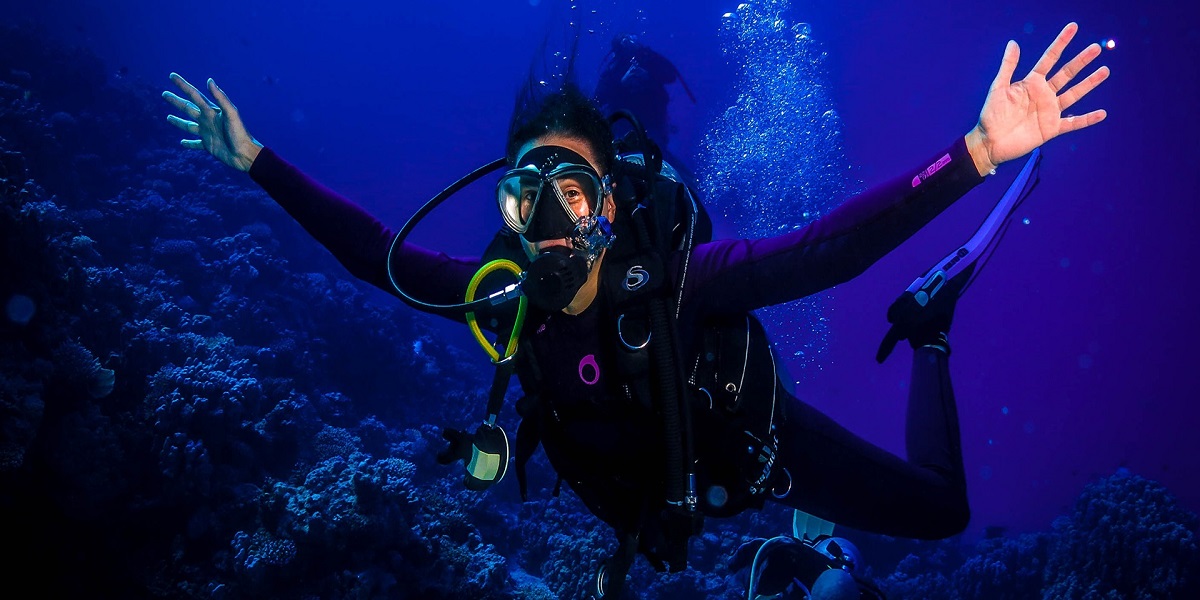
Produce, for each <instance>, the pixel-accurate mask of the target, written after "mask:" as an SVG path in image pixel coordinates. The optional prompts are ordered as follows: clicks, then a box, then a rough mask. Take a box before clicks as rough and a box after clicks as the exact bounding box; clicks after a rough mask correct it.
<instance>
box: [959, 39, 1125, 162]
mask: <svg viewBox="0 0 1200 600" xmlns="http://www.w3.org/2000/svg"><path fill="white" fill-rule="evenodd" d="M1078 30H1079V25H1077V24H1075V23H1068V24H1067V26H1066V27H1064V28H1063V30H1062V32H1060V33H1059V34H1058V37H1057V38H1055V39H1054V42H1053V43H1051V44H1050V47H1049V48H1047V49H1046V52H1045V53H1044V54H1042V58H1041V59H1040V60H1038V62H1037V64H1036V65H1034V66H1033V70H1032V71H1030V72H1029V74H1028V75H1026V76H1025V78H1024V79H1022V80H1020V81H1018V82H1016V83H1012V76H1013V72H1014V71H1016V69H1017V60H1018V59H1019V58H1020V54H1021V51H1020V48H1019V47H1018V46H1017V43H1016V42H1014V41H1010V42H1008V46H1007V47H1006V48H1005V49H1004V60H1003V61H1002V62H1001V64H1000V72H999V73H998V74H997V75H996V79H995V80H994V81H992V86H991V88H990V89H989V90H988V95H987V100H985V101H984V103H983V111H981V112H980V114H979V124H978V125H976V126H975V129H974V130H972V131H971V133H969V134H967V138H968V146H975V145H976V144H978V149H979V150H981V151H982V156H976V155H975V154H976V153H975V151H974V149H973V152H972V156H973V157H974V158H975V159H976V161H975V162H976V165H977V166H978V167H979V168H980V173H981V174H982V173H986V172H987V171H988V170H990V169H993V168H995V167H996V165H999V164H1001V163H1003V162H1005V161H1009V160H1013V159H1016V158H1020V157H1022V156H1025V155H1026V154H1028V153H1029V152H1032V151H1033V149H1034V148H1037V147H1039V146H1041V145H1042V144H1045V143H1046V142H1048V141H1050V140H1052V139H1054V138H1055V137H1058V136H1059V135H1062V134H1064V133H1067V132H1070V131H1075V130H1077V129H1083V128H1084V127H1088V126H1091V125H1095V124H1096V123H1099V122H1100V121H1103V120H1104V117H1106V116H1107V113H1106V112H1105V111H1103V110H1093V111H1091V112H1089V113H1086V114H1083V115H1078V116H1075V115H1069V114H1068V115H1067V116H1065V117H1064V116H1063V113H1064V111H1066V110H1067V109H1069V108H1071V106H1072V105H1074V104H1075V103H1076V102H1078V101H1079V100H1080V99H1081V98H1083V97H1084V96H1086V95H1087V94H1088V92H1091V91H1092V90H1094V89H1096V86H1098V85H1100V84H1101V83H1102V82H1103V81H1104V80H1105V79H1108V74H1109V71H1108V67H1100V68H1099V69H1096V70H1095V71H1094V72H1092V74H1091V75H1088V77H1087V78H1086V79H1084V80H1083V81H1081V82H1079V83H1078V84H1076V85H1074V86H1072V87H1070V88H1067V89H1065V90H1064V88H1066V86H1067V84H1068V83H1070V82H1071V80H1072V79H1074V78H1075V76H1076V75H1078V74H1079V73H1080V72H1081V71H1083V69H1084V68H1086V67H1087V66H1088V64H1089V63H1091V62H1092V60H1094V59H1095V58H1096V57H1097V56H1099V55H1100V45H1099V44H1092V45H1090V46H1088V47H1087V48H1084V49H1083V51H1082V52H1080V53H1079V54H1078V55H1077V56H1075V58H1073V59H1071V61H1070V62H1068V63H1067V64H1066V65H1064V66H1063V67H1062V68H1061V69H1059V70H1058V72H1057V73H1055V74H1054V76H1053V77H1050V78H1049V79H1047V77H1048V76H1049V74H1050V70H1051V69H1053V68H1054V65H1055V63H1057V62H1058V60H1059V58H1060V57H1061V56H1062V53H1063V50H1065V49H1066V47H1067V44H1069V43H1070V42H1071V39H1072V38H1074V37H1075V32H1076V31H1078ZM1060 92H1061V93H1060ZM972 137H974V138H975V139H974V140H972V139H971V138H972ZM972 142H975V144H973V143H972Z"/></svg>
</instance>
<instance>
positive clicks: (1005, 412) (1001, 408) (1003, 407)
mask: <svg viewBox="0 0 1200 600" xmlns="http://www.w3.org/2000/svg"><path fill="white" fill-rule="evenodd" d="M1000 413H1001V414H1005V415H1007V414H1008V407H1007V406H1001V407H1000Z"/></svg>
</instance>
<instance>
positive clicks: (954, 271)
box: [875, 148, 1042, 363]
mask: <svg viewBox="0 0 1200 600" xmlns="http://www.w3.org/2000/svg"><path fill="white" fill-rule="evenodd" d="M1041 162H1042V151H1041V148H1035V149H1034V151H1033V152H1032V153H1031V154H1030V155H1029V159H1028V160H1026V161H1025V166H1024V167H1022V168H1021V172H1020V173H1018V174H1017V178H1016V179H1015V180H1014V181H1013V182H1012V184H1011V185H1009V187H1008V191H1006V192H1005V193H1004V195H1003V196H1002V197H1001V198H1000V201H999V202H998V203H997V204H996V207H995V208H993V209H992V212H991V213H989V214H988V216H987V219H985V220H984V221H983V224H982V225H980V227H979V229H978V230H976V231H975V235H973V236H971V239H970V240H967V243H965V244H963V245H962V246H960V247H958V248H956V249H955V250H954V251H953V252H951V253H950V254H948V255H947V256H946V257H945V258H943V259H942V260H940V261H938V262H937V263H936V264H935V265H934V266H933V267H932V268H930V269H929V270H928V271H926V272H925V274H924V275H921V276H920V277H918V278H917V279H916V280H915V281H913V283H912V285H910V286H908V289H906V290H904V293H902V294H900V297H899V298H896V301H895V302H893V303H892V305H891V306H890V307H889V308H888V312H887V318H888V322H889V323H891V324H892V326H891V328H890V329H888V332H887V334H886V335H885V336H884V338H883V341H882V342H881V343H880V344H879V350H878V351H877V352H876V353H875V360H876V361H877V362H879V363H882V362H883V361H885V360H887V357H888V356H890V355H891V353H892V350H893V349H895V347H896V344H897V343H898V342H899V341H900V340H903V339H908V338H909V337H910V336H911V335H913V334H914V332H916V331H918V330H920V329H921V328H922V327H928V326H929V324H930V323H932V322H934V321H935V320H937V319H939V318H943V319H948V318H949V317H948V315H946V314H944V313H945V312H946V311H947V310H949V311H951V312H952V311H953V303H954V301H955V300H957V299H958V297H959V296H961V295H962V294H963V292H965V291H966V289H967V287H968V286H970V285H971V283H972V282H974V281H975V277H977V276H978V275H979V272H980V271H982V270H983V266H984V265H985V264H987V260H988V259H989V258H990V257H991V255H992V252H993V251H994V250H995V248H996V246H997V245H998V244H999V243H1000V240H1001V239H1002V238H1003V237H1004V233H1005V232H1006V231H1007V230H1008V226H1009V225H1010V224H1011V222H1012V216H1013V214H1014V213H1015V212H1016V210H1017V208H1018V207H1019V206H1020V205H1021V203H1023V202H1024V201H1025V199H1026V198H1028V197H1029V194H1030V193H1031V192H1032V191H1033V189H1034V188H1035V187H1037V184H1038V181H1039V180H1040V179H1039V169H1040V166H1041Z"/></svg>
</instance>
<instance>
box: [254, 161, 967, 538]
mask: <svg viewBox="0 0 1200 600" xmlns="http://www.w3.org/2000/svg"><path fill="white" fill-rule="evenodd" d="M250 176H251V177H252V178H253V179H254V181H256V182H258V183H259V184H260V185H261V186H262V187H263V188H264V189H265V190H266V191H267V192H268V193H269V194H270V195H271V196H272V197H273V198H274V199H275V200H276V201H277V202H278V203H279V204H280V205H281V206H283V208H284V209H285V210H287V211H288V213H289V214H291V215H292V216H293V217H294V218H295V219H296V220H297V221H298V222H299V223H300V224H301V225H302V226H303V227H304V228H305V229H306V230H308V231H309V233H311V234H312V235H313V236H314V237H315V238H316V239H317V240H318V241H319V242H320V243H321V244H323V245H324V246H325V247H326V248H328V249H329V250H330V251H331V252H332V253H333V254H334V256H335V257H337V259H338V260H339V261H341V263H342V264H343V265H345V266H346V268H347V269H349V271H350V272H351V273H352V274H354V275H355V276H357V277H359V278H361V279H363V280H365V281H367V282H370V283H372V284H374V285H376V286H378V287H380V288H382V289H384V290H387V291H389V292H390V291H392V285H391V283H390V281H389V278H388V275H387V264H386V260H387V256H388V249H389V247H390V246H391V243H392V240H393V239H394V237H395V232H394V231H393V230H391V229H390V228H388V227H386V226H384V225H383V224H381V223H380V222H379V221H378V220H376V219H375V218H374V217H372V216H371V215H370V214H368V213H366V212H365V211H363V210H362V209H361V208H360V207H358V206H357V205H355V204H353V203H351V202H349V201H348V200H346V199H344V198H342V197H340V196H338V195H337V194H336V193H334V192H332V191H330V190H328V189H326V188H324V187H323V186H321V185H320V184H318V183H316V182H315V181H313V180H311V179H310V178H308V177H307V176H305V175H304V174H303V173H301V172H300V171H299V170H298V169H296V168H294V167H292V166H291V165H289V164H288V163H286V162H285V161H284V160H282V159H281V158H280V157H279V156H277V155H276V154H274V153H273V152H272V151H271V150H270V149H268V148H264V149H263V151H262V152H261V154H260V155H259V156H258V159H257V160H256V161H255V162H254V165H253V166H252V167H251V169H250ZM981 181H982V178H981V177H980V176H979V174H978V173H977V171H976V169H975V166H974V163H973V162H972V160H971V157H970V155H969V154H968V153H967V151H966V147H965V144H964V142H963V141H962V140H959V141H957V142H955V143H954V144H953V145H951V147H950V148H948V149H947V150H945V151H943V152H939V153H938V154H936V155H935V156H934V157H932V158H931V159H930V160H928V161H925V162H922V163H921V164H920V165H919V166H918V167H916V168H915V169H913V170H912V171H911V172H908V173H905V174H903V175H902V176H900V177H898V178H896V179H893V180H891V181H888V182H886V183H884V184H882V185H879V186H876V187H874V188H872V189H871V190H868V191H867V192H864V193H863V194H860V195H858V196H855V197H853V198H851V199H849V200H847V201H846V202H844V203H843V204H842V205H841V206H839V207H838V208H837V209H836V210H834V211H832V212H831V213H830V214H829V215H827V216H825V217H823V218H821V219H819V220H817V221H816V222H814V223H812V224H810V225H808V226H807V227H805V228H803V229H800V230H797V231H794V232H791V233H787V234H785V235H781V236H777V237H773V238H765V239H758V240H717V241H713V242H709V243H705V244H700V245H698V246H697V247H696V248H695V249H694V251H693V253H692V254H691V255H690V257H686V258H685V256H684V255H683V254H677V255H674V256H673V257H672V260H670V261H669V264H668V272H669V274H670V276H671V277H672V278H673V279H674V281H675V282H676V283H678V282H679V280H680V279H681V278H682V279H683V285H682V287H677V288H676V289H680V290H682V291H681V294H680V296H679V297H678V298H676V299H675V302H676V303H677V305H678V308H679V319H678V331H679V337H680V344H681V345H680V347H681V348H689V347H691V344H692V343H693V342H695V339H694V337H695V335H696V334H697V331H698V328H699V327H700V323H702V322H703V321H704V320H705V319H708V318H710V317H712V316H714V315H723V314H744V313H746V312H747V311H751V310H754V309H757V308H761V307H764V306H769V305H773V304H778V303H782V302H787V301H790V300H794V299H797V298H800V297H803V296H807V295H809V294H813V293H816V292H819V291H822V290H825V289H828V288H830V287H832V286H834V285H837V284H839V283H843V282H845V281H848V280H850V279H851V278H853V277H855V276H857V275H859V274H860V273H862V272H863V271H865V270H866V269H867V268H868V267H869V266H870V265H872V264H873V263H875V262H876V261H877V260H878V259H880V258H881V257H883V256H884V255H885V254H887V253H888V252H890V251H891V250H892V249H894V248H895V247H896V246H898V245H899V244H900V243H901V242H903V241H904V240H906V239H908V238H909V237H910V236H911V235H912V234H913V233H915V232H916V231H917V230H918V229H920V228H921V227H922V226H924V225H925V224H926V223H928V222H929V221H930V220H932V219H933V218H934V217H935V216H937V215H938V214H940V213H941V212H942V211H943V210H944V209H945V208H947V207H948V206H950V205H951V204H952V203H953V202H954V201H955V200H957V199H958V198H960V197H961V196H962V195H963V194H965V193H966V192H967V191H969V190H970V189H971V188H973V187H974V186H975V185H977V184H978V183H980V182H981ZM393 265H394V267H395V271H396V277H397V279H398V281H399V282H400V284H401V285H402V286H403V287H404V288H405V289H406V290H411V291H410V293H412V294H413V295H414V296H415V297H418V298H421V299H422V300H425V301H428V302H433V303H441V304H452V303H457V302H461V301H462V299H463V295H464V291H465V289H466V285H467V282H468V281H469V279H470V278H471V276H472V275H473V274H474V273H475V271H476V270H477V269H478V267H479V266H480V261H479V259H478V258H451V257H449V256H446V255H445V254H441V253H436V252H432V251H429V250H426V249H423V248H420V247H417V246H415V245H411V244H407V243H406V244H403V245H402V247H400V248H398V249H397V251H396V254H395V256H394V258H393ZM602 268H603V267H602ZM604 308H605V302H604V299H603V298H600V299H598V301H597V302H596V303H594V305H593V306H591V307H590V308H589V309H588V310H586V311H584V312H583V314H581V315H578V316H570V315H567V314H565V313H561V314H554V315H550V316H549V317H547V318H546V319H545V320H544V322H538V323H533V324H532V331H533V332H534V333H533V334H532V335H531V336H528V337H530V341H531V345H532V347H533V350H534V352H533V353H534V355H535V357H536V359H537V361H538V363H539V367H540V369H541V371H542V377H543V379H542V385H541V389H539V390H535V392H536V393H537V394H538V395H539V396H540V397H541V398H542V399H543V400H545V401H547V402H548V406H549V407H550V408H551V409H552V411H554V414H555V415H556V417H555V418H556V419H557V420H558V421H559V424H560V425H561V426H556V427H553V428H551V430H550V432H549V433H548V434H546V433H544V434H543V446H544V447H545V448H546V452H547V456H548V457H549V459H550V461H551V464H552V465H554V467H555V468H556V470H558V471H559V475H560V476H562V477H563V480H564V481H566V482H568V484H569V485H571V486H572V487H573V488H574V489H576V491H578V492H581V495H585V494H594V493H601V494H617V495H619V494H621V493H623V490H631V489H637V488H639V487H640V488H642V489H641V492H642V493H649V494H650V495H651V496H653V495H654V494H656V493H659V491H660V488H661V486H662V485H663V484H662V465H663V464H664V463H665V461H664V460H663V459H661V453H662V447H663V443H664V442H663V440H662V437H663V436H662V434H661V425H659V424H658V423H657V421H656V420H655V418H654V417H653V416H652V414H651V412H650V411H648V410H646V409H644V408H639V406H638V405H637V403H636V402H635V401H632V400H630V399H629V398H627V397H625V396H624V395H623V394H622V391H621V389H619V386H618V385H616V384H615V383H614V382H613V381H612V377H611V375H613V374H612V373H610V370H611V364H612V363H611V356H610V355H609V353H610V352H612V350H611V348H610V346H611V343H610V340H608V339H606V337H605V335H606V333H605V332H603V331H602V329H603V327H602V326H601V323H603V322H605V319H603V318H602V315H603V311H604ZM776 393H777V394H779V396H778V401H779V402H782V404H783V407H782V410H783V420H782V422H781V423H780V425H779V432H778V438H779V457H780V460H779V462H778V466H777V468H780V469H786V470H787V473H788V474H789V475H790V477H791V478H792V480H793V481H794V484H793V485H792V486H791V489H790V491H789V492H788V493H787V494H786V495H785V496H784V497H783V498H782V499H780V500H779V501H780V502H783V503H784V504H786V505H788V506H792V507H796V508H799V509H802V510H804V511H807V512H809V513H812V514H814V515H817V516H820V517H823V518H825V519H828V520H830V521H834V522H836V523H839V524H844V525H846V526H849V527H853V528H857V529H863V530H869V531H875V532H879V533H884V534H888V535H894V536H900V537H911V538H931V539H933V538H943V537H947V536H949V535H953V534H955V533H958V532H960V531H962V530H963V529H964V528H965V527H966V524H967V520H968V518H969V510H968V506H967V495H966V485H965V478H964V474H963V465H962V452H961V448H960V441H959V431H958V416H957V411H956V408H955V403H954V398H953V394H952V391H951V388H950V377H949V372H948V367H947V357H946V355H945V354H943V353H941V352H940V351H938V350H933V349H928V348H925V349H919V350H917V351H916V353H915V356H914V361H913V369H912V383H911V386H910V391H909V400H908V415H907V421H906V427H907V431H906V435H907V455H908V456H907V461H906V460H903V459H901V458H899V457H897V456H895V455H893V454H891V453H889V452H886V451H884V450H882V449H880V448H879V447H877V446H874V445H872V444H870V443H869V442H867V441H865V440H863V439H861V438H859V437H857V436H856V435H854V434H852V433H850V432H849V431H848V430H846V429H845V428H843V427H841V426H840V425H838V424H837V423H835V422H834V421H833V420H832V419H830V418H829V417H827V416H825V415H824V414H822V413H820V412H819V411H817V410H815V409H814V408H812V407H811V406H809V405H808V404H805V403H804V402H802V401H800V400H798V399H796V398H794V397H792V396H791V395H789V394H787V392H785V391H783V390H782V388H781V387H780V384H778V383H777V384H776ZM639 411H640V412H639ZM706 442H708V444H707V445H706ZM695 446H696V452H697V455H698V456H703V455H704V454H705V453H706V452H720V451H725V449H720V448H712V447H711V446H712V444H711V440H706V439H703V438H702V437H700V436H699V435H698V436H697V439H696V440H695ZM568 455H569V456H570V460H567V459H566V457H567V456H568ZM585 478H586V479H588V480H589V481H588V482H583V480H584V479H585ZM581 482H582V483H587V484H586V485H581ZM597 490H599V491H597ZM585 500H586V498H585ZM606 520H609V519H606ZM610 523H611V520H610Z"/></svg>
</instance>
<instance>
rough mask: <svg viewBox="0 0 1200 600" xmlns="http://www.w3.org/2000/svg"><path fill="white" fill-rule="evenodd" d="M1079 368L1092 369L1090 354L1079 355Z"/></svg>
mask: <svg viewBox="0 0 1200 600" xmlns="http://www.w3.org/2000/svg"><path fill="white" fill-rule="evenodd" d="M1079 368H1080V369H1090V368H1092V356H1091V355H1090V354H1080V355H1079Z"/></svg>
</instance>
